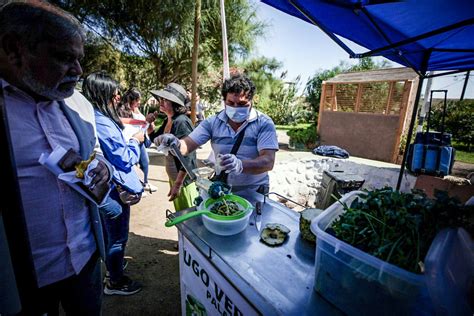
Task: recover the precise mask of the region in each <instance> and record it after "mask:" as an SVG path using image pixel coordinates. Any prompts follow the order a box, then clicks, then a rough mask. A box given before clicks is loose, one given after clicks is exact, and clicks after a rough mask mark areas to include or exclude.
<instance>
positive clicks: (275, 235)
mask: <svg viewBox="0 0 474 316" xmlns="http://www.w3.org/2000/svg"><path fill="white" fill-rule="evenodd" d="M289 233H290V229H289V228H288V227H286V226H285V225H283V224H277V223H268V224H267V225H265V228H264V229H263V230H262V232H261V233H260V240H261V241H262V242H263V243H265V244H267V245H269V246H272V247H275V246H280V245H282V244H283V243H284V242H285V240H286V237H287V236H288V234H289Z"/></svg>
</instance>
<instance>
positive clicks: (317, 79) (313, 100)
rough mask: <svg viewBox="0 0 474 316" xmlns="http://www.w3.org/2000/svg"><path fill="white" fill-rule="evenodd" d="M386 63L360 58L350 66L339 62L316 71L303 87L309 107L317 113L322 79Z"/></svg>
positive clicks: (373, 67) (379, 66)
mask: <svg viewBox="0 0 474 316" xmlns="http://www.w3.org/2000/svg"><path fill="white" fill-rule="evenodd" d="M388 65H389V64H388V63H387V62H385V61H382V62H380V63H377V62H375V61H374V60H373V59H372V58H370V57H367V58H361V59H359V62H358V64H357V65H353V66H350V65H348V64H345V63H340V64H339V65H338V66H336V67H334V68H332V69H327V70H323V71H319V72H316V73H315V74H314V76H313V77H312V78H310V79H309V80H308V82H307V83H306V87H305V95H306V101H307V102H308V103H309V104H310V105H311V109H312V111H313V112H315V113H319V103H320V100H321V88H322V84H323V81H325V80H328V79H330V78H333V77H335V76H336V75H338V74H340V73H343V72H354V71H364V70H372V69H380V68H386V67H388Z"/></svg>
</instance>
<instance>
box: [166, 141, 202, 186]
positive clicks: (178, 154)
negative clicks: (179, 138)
mask: <svg viewBox="0 0 474 316" xmlns="http://www.w3.org/2000/svg"><path fill="white" fill-rule="evenodd" d="M170 147H171V150H173V152H174V153H173V155H174V156H175V157H176V158H178V160H179V162H180V163H181V164H182V165H183V167H184V170H186V173H187V174H188V175H189V178H190V179H191V180H192V181H195V180H196V175H195V174H194V172H193V170H192V169H191V167H190V166H189V165H188V163H187V162H186V160H184V157H183V155H182V154H181V151H180V150H179V148H178V146H176V145H175V144H171V146H170Z"/></svg>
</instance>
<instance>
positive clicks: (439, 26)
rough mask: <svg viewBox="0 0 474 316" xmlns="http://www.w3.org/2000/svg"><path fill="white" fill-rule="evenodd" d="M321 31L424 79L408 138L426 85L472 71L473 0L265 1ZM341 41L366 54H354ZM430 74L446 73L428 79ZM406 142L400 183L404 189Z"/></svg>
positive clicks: (340, 43) (359, 55)
mask: <svg viewBox="0 0 474 316" xmlns="http://www.w3.org/2000/svg"><path fill="white" fill-rule="evenodd" d="M262 2H263V3H266V4H268V5H270V6H272V7H274V8H276V9H278V10H280V11H283V12H285V13H288V14H290V15H292V16H294V17H297V18H299V19H302V20H304V21H306V22H309V23H312V24H314V25H316V26H318V27H319V28H320V29H321V30H322V31H323V32H325V33H326V34H327V35H328V36H329V37H330V38H331V39H333V40H334V41H335V42H336V43H337V44H338V45H339V46H340V47H341V48H343V49H344V50H345V51H346V52H347V53H348V54H349V56H350V57H351V58H362V57H370V56H383V57H385V58H387V59H390V60H392V61H394V62H397V63H399V64H401V65H404V66H407V67H410V68H412V69H413V70H414V71H416V72H417V73H418V75H419V77H420V84H419V86H418V91H417V94H416V98H415V105H414V109H413V113H412V119H411V123H410V127H409V130H408V135H407V136H408V138H407V139H411V136H412V134H413V128H414V122H415V118H416V114H417V109H418V103H419V100H420V95H421V88H422V84H423V79H424V78H428V77H435V76H440V75H446V74H452V73H457V72H462V71H467V70H472V69H474V1H473V0H451V1H448V0H299V1H298V0H289V1H285V0H262ZM341 38H345V39H348V40H350V41H352V42H354V43H356V44H358V45H360V46H362V47H365V48H367V49H368V51H367V52H363V53H355V52H354V51H353V50H352V49H351V48H349V46H347V45H346V44H345V43H344V42H343V41H342V40H341ZM429 71H444V72H442V73H438V74H436V75H427V73H428V72H429ZM408 145H409V144H408V142H407V144H406V147H405V151H404V155H403V161H402V165H401V168H400V174H399V177H398V182H397V190H398V189H399V188H400V185H401V181H402V177H403V172H404V169H405V163H406V158H407V148H408Z"/></svg>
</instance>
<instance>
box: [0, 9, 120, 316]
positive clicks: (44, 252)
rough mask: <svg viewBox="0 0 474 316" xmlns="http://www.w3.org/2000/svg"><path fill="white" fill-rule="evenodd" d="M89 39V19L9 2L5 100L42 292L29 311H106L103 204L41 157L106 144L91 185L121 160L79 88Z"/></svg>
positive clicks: (28, 303)
mask: <svg viewBox="0 0 474 316" xmlns="http://www.w3.org/2000/svg"><path fill="white" fill-rule="evenodd" d="M84 41H85V33H84V31H83V30H82V28H81V25H80V23H79V22H78V21H77V20H76V19H75V18H74V17H72V16H71V15H70V14H69V13H67V12H65V11H63V10H61V9H59V8H57V7H55V6H52V5H50V4H47V3H43V2H34V3H26V2H11V3H9V4H6V5H4V6H3V7H2V8H1V9H0V105H1V107H2V113H5V114H6V118H7V121H8V130H6V131H5V132H6V135H9V136H10V139H11V140H14V141H12V142H11V146H12V148H11V150H12V152H13V156H12V157H13V159H14V164H13V165H14V166H15V168H16V174H17V177H18V186H19V189H20V192H19V193H20V196H21V205H22V208H23V213H24V219H25V224H26V231H25V234H26V235H27V236H28V241H29V245H30V250H31V257H32V261H33V262H32V263H33V266H34V273H35V275H36V280H35V281H32V282H33V283H36V286H35V287H34V289H33V292H32V293H30V295H29V296H27V297H23V299H22V311H21V313H22V314H25V315H46V314H48V315H57V314H58V311H59V304H61V305H62V308H63V310H64V311H65V312H66V314H68V315H71V314H74V315H100V313H101V303H102V281H101V279H102V277H101V269H100V259H99V253H100V254H101V255H102V256H104V255H105V252H104V240H103V234H102V227H101V223H100V217H99V211H98V208H97V205H95V204H94V203H92V202H89V200H87V199H86V198H84V197H83V196H82V195H81V194H79V193H78V192H77V191H75V190H73V189H72V188H71V187H69V186H68V185H67V184H66V183H65V182H62V181H60V180H58V178H57V176H56V175H55V174H53V173H52V172H50V171H49V170H48V169H46V168H45V167H44V166H43V165H41V164H40V163H39V162H38V159H39V158H40V155H41V154H42V153H51V152H52V150H53V149H54V148H55V147H56V146H58V145H59V146H62V147H63V148H65V149H66V150H68V149H71V148H72V149H73V150H74V151H75V152H76V153H78V154H79V155H80V156H81V158H82V159H83V160H86V159H87V158H89V156H90V155H91V154H92V153H93V151H94V150H96V151H98V152H97V155H96V157H97V158H98V160H99V164H98V165H97V167H96V168H95V169H94V170H92V171H91V172H90V173H89V175H90V176H92V177H93V180H92V183H91V187H92V186H94V185H104V184H106V182H107V181H109V180H110V177H111V174H112V167H110V166H109V165H108V163H107V162H106V161H105V159H104V158H103V157H102V156H101V154H100V150H99V147H98V143H97V138H96V135H95V130H94V125H95V121H94V114H93V109H92V106H91V105H90V103H88V102H87V101H86V100H85V99H84V97H82V96H80V95H78V94H77V93H75V91H74V87H75V85H76V83H77V81H78V80H79V77H80V76H81V74H82V69H81V65H80V62H79V61H80V60H81V59H82V57H83V56H84V49H83V46H84ZM71 96H72V97H71ZM6 150H8V149H6ZM17 211H20V210H17ZM15 229H16V230H21V229H23V228H22V227H16V228H15ZM1 273H3V271H0V274H1ZM2 279H3V278H2ZM2 286H3V285H2ZM1 300H2V298H0V304H1Z"/></svg>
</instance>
